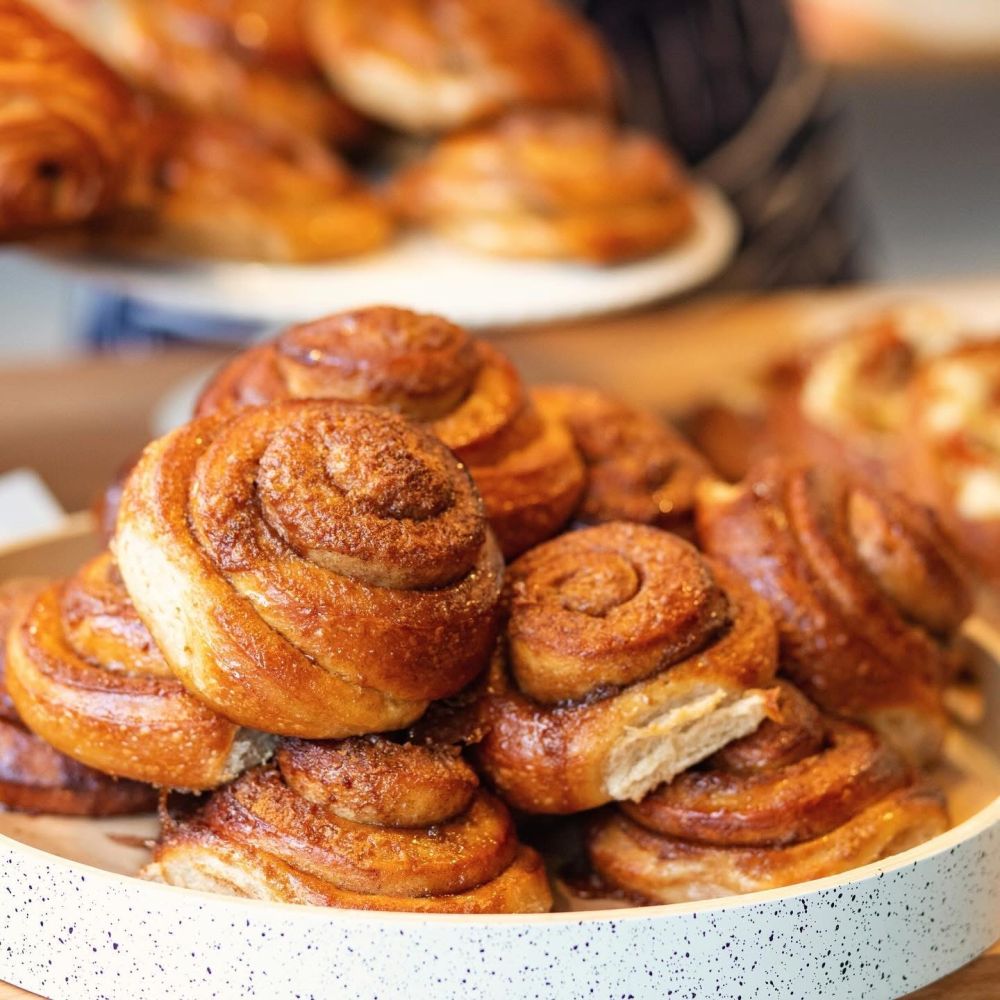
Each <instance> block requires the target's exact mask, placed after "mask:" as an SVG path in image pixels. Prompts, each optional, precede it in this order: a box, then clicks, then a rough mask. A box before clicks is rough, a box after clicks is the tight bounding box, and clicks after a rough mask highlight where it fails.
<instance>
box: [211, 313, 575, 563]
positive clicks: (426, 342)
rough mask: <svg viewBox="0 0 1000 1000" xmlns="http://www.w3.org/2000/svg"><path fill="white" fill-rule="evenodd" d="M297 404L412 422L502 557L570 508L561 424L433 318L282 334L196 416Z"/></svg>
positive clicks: (461, 335)
mask: <svg viewBox="0 0 1000 1000" xmlns="http://www.w3.org/2000/svg"><path fill="white" fill-rule="evenodd" d="M296 397H298V398H304V397H305V398H307V397H329V398H334V399H343V400H350V401H353V402H363V403H371V404H376V405H379V406H387V407H390V408H391V409H394V410H396V411H398V412H400V413H402V414H404V415H405V416H407V417H410V418H412V419H414V420H418V421H421V422H422V423H423V424H424V425H425V426H426V427H427V428H428V429H429V430H430V431H432V432H433V433H434V434H435V435H436V436H437V437H438V438H440V439H441V440H442V441H443V442H444V443H445V444H446V445H448V447H449V448H451V450H452V451H453V452H454V454H455V456H456V457H457V458H458V459H459V460H460V461H461V462H463V463H464V464H465V465H466V466H467V467H468V469H469V472H470V473H471V475H472V478H473V479H474V480H475V482H476V485H477V486H478V488H479V491H480V492H481V494H482V496H483V502H484V503H485V505H486V513H487V516H488V517H489V519H490V523H491V525H492V527H493V530H494V531H495V532H496V534H497V537H498V539H499V541H500V545H501V548H502V549H503V551H504V554H505V555H506V556H507V557H508V558H510V557H512V556H515V555H517V554H518V553H520V552H523V551H524V550H525V549H527V548H529V547H530V546H532V545H534V544H537V543H538V542H540V541H543V540H544V539H546V538H548V537H550V536H551V535H553V534H555V532H556V531H558V530H559V529H560V528H561V527H562V526H563V525H564V524H565V523H566V521H568V520H569V518H570V516H571V515H572V513H573V510H574V509H575V508H576V506H577V503H578V501H579V498H580V493H581V491H582V489H583V466H582V464H581V461H580V457H579V455H578V454H577V451H576V449H575V448H574V446H573V441H572V439H571V437H570V435H569V432H568V431H567V430H566V428H565V427H564V426H563V423H562V421H561V420H560V419H559V418H558V417H557V415H555V414H554V413H550V412H549V410H548V408H547V407H546V406H545V405H544V404H543V405H541V406H536V405H534V404H533V402H532V400H531V398H530V397H529V395H528V393H527V392H526V391H525V389H524V387H523V385H522V383H521V379H520V377H519V376H518V374H517V372H516V371H515V369H514V367H513V366H512V365H511V363H510V362H509V361H508V360H507V359H506V358H505V357H504V356H503V355H502V354H501V353H500V352H499V351H497V350H496V349H495V348H493V347H491V346H490V345H488V344H486V343H483V342H482V341H476V340H474V339H473V338H472V337H470V336H469V334H468V333H467V332H466V331H465V330H464V329H462V328H461V327H459V326H456V325H455V324H453V323H449V322H448V321H447V320H445V319H442V318H441V317H439V316H432V315H421V314H419V313H413V312H410V311H408V310H405V309H393V308H389V307H384V306H383V307H374V308H369V309H359V310H356V311H353V312H346V313H338V314H335V315H333V316H328V317H326V318H325V319H321V320H317V321H315V322H312V323H304V324H301V325H299V326H293V327H290V328H289V329H287V330H285V331H284V332H283V333H282V334H280V335H279V336H278V337H277V338H276V339H275V340H274V341H271V342H270V343H267V344H264V345H261V346H260V347H255V348H251V349H250V350H249V351H246V352H244V353H243V354H241V355H239V356H238V357H237V358H236V359H235V360H234V361H233V362H231V363H230V364H229V365H227V366H226V367H225V368H223V369H222V371H221V372H219V374H218V375H217V376H216V377H215V379H213V381H212V382H211V383H210V384H209V386H208V387H207V388H206V389H205V391H204V393H203V394H202V397H201V399H200V401H199V403H198V407H197V412H198V413H199V414H207V413H212V412H215V411H217V410H226V409H232V408H234V407H238V406H243V405H248V404H249V405H258V404H260V403H263V402H266V401H269V400H273V399H286V398H296Z"/></svg>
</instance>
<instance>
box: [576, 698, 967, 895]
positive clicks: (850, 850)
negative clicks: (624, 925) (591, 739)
mask: <svg viewBox="0 0 1000 1000" xmlns="http://www.w3.org/2000/svg"><path fill="white" fill-rule="evenodd" d="M947 827H948V815H947V812H946V811H945V809H944V806H943V804H942V801H941V799H940V797H939V796H937V795H936V794H934V793H930V792H925V791H918V790H915V789H914V788H913V786H912V778H911V775H910V772H909V770H908V768H907V766H906V765H905V764H904V763H903V760H902V758H901V757H899V756H898V755H897V754H896V752H895V751H893V750H892V749H890V748H889V746H888V745H887V744H886V743H885V742H884V741H883V740H882V739H881V738H880V737H879V736H877V735H876V734H875V733H874V732H872V731H871V730H870V729H867V728H865V727H864V726H860V725H858V724H857V723H853V722H847V721H845V720H839V719H833V718H830V717H828V716H823V715H821V714H820V712H819V711H818V710H817V709H816V708H815V706H813V705H812V704H811V703H810V702H809V701H808V700H807V699H806V698H805V697H804V696H803V695H802V694H801V693H799V692H798V691H797V690H796V689H795V688H793V687H792V686H791V685H788V684H783V685H782V686H781V689H780V694H779V697H778V704H777V706H776V711H775V712H774V716H773V718H769V719H766V720H765V721H764V722H763V723H762V724H761V726H760V728H759V729H758V730H757V732H755V733H753V734H752V735H750V736H747V737H744V738H743V739H742V740H737V741H736V742H734V743H731V744H729V746H727V747H725V748H724V749H723V750H721V751H720V752H719V753H717V754H716V755H715V756H713V757H711V758H709V760H707V761H706V762H705V763H704V764H703V765H702V766H700V767H698V768H696V769H693V770H690V771H687V772H685V773H684V774H681V775H679V776H678V777H676V778H675V779H674V780H673V781H672V782H671V783H670V784H669V785H662V786H661V787H660V788H658V789H656V790H655V791H654V792H652V793H651V794H650V795H648V796H647V797H646V798H645V799H643V800H642V801H641V802H638V803H624V804H622V805H621V806H620V807H619V809H618V810H616V811H615V812H612V813H608V814H606V815H604V816H601V817H600V818H598V819H597V821H596V822H595V823H594V825H593V826H592V827H591V829H590V831H589V837H588V853H589V855H590V859H591V862H592V864H593V866H594V868H595V870H596V871H597V872H598V874H599V875H601V876H602V877H603V878H604V879H605V880H606V881H607V882H609V883H610V884H612V885H614V886H615V887H617V888H619V889H624V890H625V891H626V892H628V893H629V894H631V895H633V896H636V897H638V898H641V899H644V900H647V901H649V902H656V903H674V902H682V901H687V900H694V899H707V898H711V897H714V896H726V895H730V894H736V893H741V892H754V891H757V890H760V889H771V888H777V887H778V886H783V885H790V884H792V883H794V882H804V881H808V880H810V879H815V878H822V877H823V876H826V875H835V874H837V873H839V872H842V871H846V870H847V869H849V868H854V867H858V866H860V865H865V864H868V863H870V862H872V861H877V860H878V859H879V858H884V857H887V856H888V855H890V854H895V853H897V852H899V851H903V850H906V849H908V848H910V847H914V846H916V845H917V844H919V843H922V842H923V841H924V840H927V839H928V838H930V837H932V836H935V835H936V834H938V833H941V832H943V831H944V830H945V829H947Z"/></svg>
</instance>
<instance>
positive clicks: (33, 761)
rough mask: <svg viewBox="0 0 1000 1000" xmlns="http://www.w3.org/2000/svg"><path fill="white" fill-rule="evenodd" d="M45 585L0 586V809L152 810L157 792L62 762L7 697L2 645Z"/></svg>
mask: <svg viewBox="0 0 1000 1000" xmlns="http://www.w3.org/2000/svg"><path fill="white" fill-rule="evenodd" d="M44 586H45V582H44V581H43V580H30V579H24V580H8V581H6V582H5V583H2V584H0V809H16V810H18V811H19V812H29V813H56V814H60V815H65V816H115V815H119V814H122V813H133V812H143V811H144V810H147V809H152V808H153V807H154V806H155V805H156V792H155V791H154V789H152V788H151V787H150V786H148V785H141V784H139V783H137V782H134V781H116V780H115V779H114V778H111V777H109V776H108V775H106V774H101V773H100V772H98V771H94V770H92V769H91V768H89V767H85V766H84V765H82V764H79V763H78V762H77V761H75V760H72V759H71V758H69V757H66V756H64V755H63V754H61V753H59V751H58V750H55V749H54V748H53V747H51V746H49V744H48V743H46V742H44V741H43V740H41V739H39V737H37V736H35V734H34V733H32V732H31V731H30V730H28V729H26V728H25V725H24V723H23V722H22V720H21V717H20V716H19V715H18V713H17V709H16V708H15V706H14V702H13V701H12V700H11V698H10V695H9V694H8V692H7V687H6V683H5V675H6V660H7V654H6V640H7V636H8V635H9V633H10V630H11V629H12V627H13V626H14V624H15V622H17V621H18V620H19V619H20V618H21V616H22V615H23V614H24V612H25V611H26V610H27V609H28V607H30V605H31V603H32V601H33V600H34V599H35V597H36V596H37V595H38V593H39V592H40V591H41V590H42V589H43V588H44Z"/></svg>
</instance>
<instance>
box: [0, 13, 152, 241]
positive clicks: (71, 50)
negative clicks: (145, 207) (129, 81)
mask: <svg viewBox="0 0 1000 1000" xmlns="http://www.w3.org/2000/svg"><path fill="white" fill-rule="evenodd" d="M134 119H135V108H134V107H133V103H132V97H131V94H130V93H129V91H128V88H127V87H126V86H125V85H124V84H123V83H122V82H121V81H120V80H119V79H118V78H117V77H116V76H115V75H114V73H112V72H111V71H110V70H109V69H108V68H107V67H106V66H105V65H104V64H103V63H102V62H101V61H100V60H99V59H98V58H97V57H96V56H94V55H92V54H91V53H89V52H88V51H87V50H86V49H84V48H83V47H82V46H81V45H80V44H79V43H78V42H77V41H76V40H75V39H74V38H73V37H72V36H70V35H69V34H67V33H66V32H64V31H62V30H61V29H59V28H57V27H55V26H54V25H53V24H51V23H50V22H49V21H48V20H46V18H44V17H43V16H42V15H41V14H39V13H37V12H36V11H35V10H33V9H32V8H31V6H30V5H29V4H27V3H21V2H19V0H0V239H10V238H20V237H24V236H29V235H33V234H36V233H39V232H43V231H46V230H49V229H54V228H57V227H62V226H67V225H72V224H74V223H79V222H83V221H85V220H88V219H92V218H94V217H96V216H99V215H102V214H104V213H107V212H108V211H109V210H110V209H112V208H113V207H114V205H115V203H116V200H117V198H118V195H119V193H120V189H121V186H122V183H123V175H124V168H125V165H126V158H127V154H128V148H129V144H130V141H131V138H132V129H133V126H134Z"/></svg>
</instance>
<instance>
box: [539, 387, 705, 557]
mask: <svg viewBox="0 0 1000 1000" xmlns="http://www.w3.org/2000/svg"><path fill="white" fill-rule="evenodd" d="M533 395H534V398H535V400H536V401H538V402H539V403H540V404H541V405H543V406H545V407H546V408H547V409H550V410H551V412H555V413H558V414H559V415H560V417H561V418H562V419H563V420H564V421H565V422H566V424H567V425H568V427H569V429H570V432H571V433H572V435H573V440H574V441H575V442H576V446H577V448H578V449H579V451H580V454H581V455H582V456H583V461H584V464H585V465H586V467H587V488H586V491H585V492H584V495H583V501H582V502H581V504H580V507H579V508H578V510H577V512H576V517H577V519H578V520H580V521H582V522H584V523H585V524H601V523H603V522H605V521H634V522H636V523H638V524H652V525H655V526H656V527H658V528H664V529H666V530H668V531H675V532H677V533H678V534H680V535H683V536H684V537H686V538H690V537H692V536H693V534H694V497H695V487H696V486H697V484H698V483H699V482H700V481H701V480H702V479H704V478H705V477H706V476H707V475H708V472H709V470H708V465H707V463H706V462H705V460H704V459H703V458H702V457H701V455H699V454H698V452H696V451H695V450H694V448H692V447H691V445H689V444H688V443H687V442H686V441H685V440H684V438H682V437H681V435H680V434H678V433H677V431H675V430H673V429H672V428H671V427H668V426H667V425H666V424H665V423H664V422H663V421H662V420H660V419H658V418H657V417H656V416H655V415H654V414H652V413H650V412H648V411H646V410H641V409H639V408H637V407H633V406H629V405H628V404H627V403H624V402H622V401H621V400H619V399H616V398H615V397H614V396H610V395H608V394H607V393H604V392H601V391H599V390H597V389H584V388H582V387H580V386H571V385H561V386H543V387H541V388H539V389H536V390H535V391H534V394H533Z"/></svg>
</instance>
